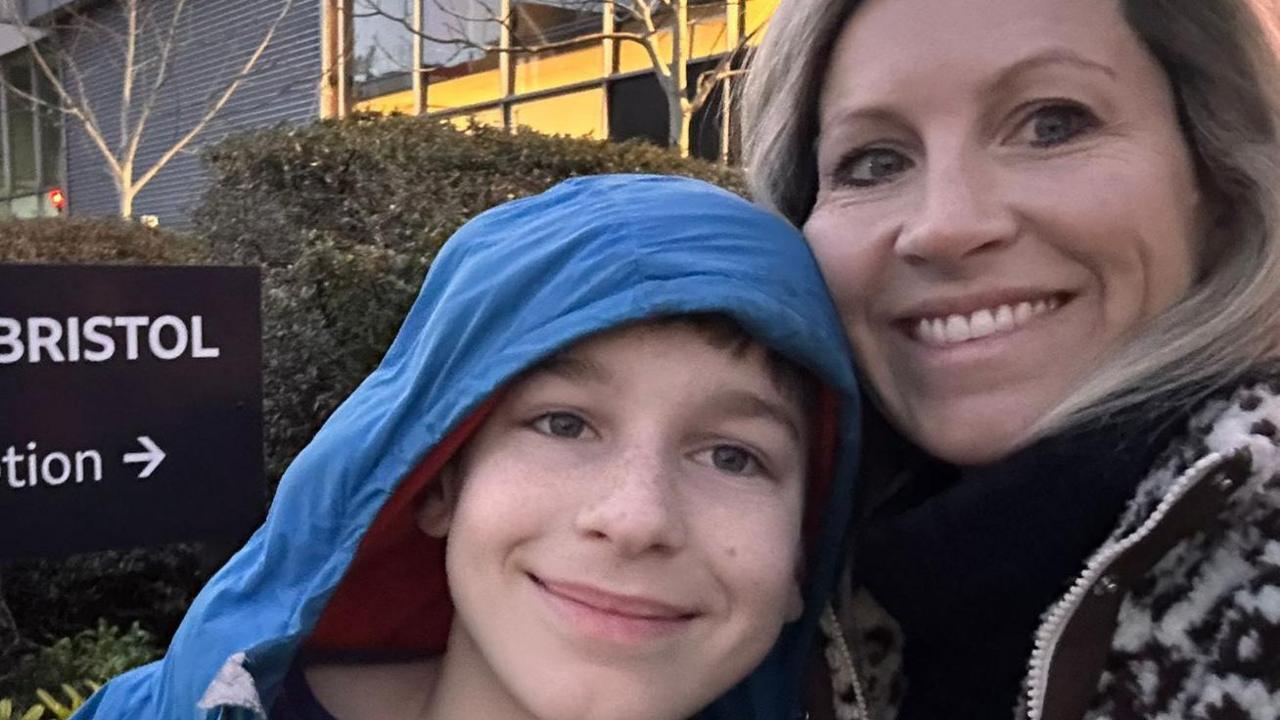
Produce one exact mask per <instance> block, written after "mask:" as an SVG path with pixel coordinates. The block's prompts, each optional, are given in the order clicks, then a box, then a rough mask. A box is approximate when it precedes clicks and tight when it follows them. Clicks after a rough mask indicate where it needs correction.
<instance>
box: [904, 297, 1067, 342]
mask: <svg viewBox="0 0 1280 720" xmlns="http://www.w3.org/2000/svg"><path fill="white" fill-rule="evenodd" d="M1061 304H1062V303H1061V302H1060V301H1059V300H1058V299H1057V298H1056V297H1054V298H1046V299H1044V300H1038V301H1036V302H1020V303H1018V304H1016V305H1000V306H999V307H995V308H986V309H982V310H979V311H977V312H975V313H972V314H970V315H948V316H947V317H938V318H922V319H921V320H920V321H919V322H918V323H916V339H917V340H920V341H921V342H924V343H926V344H929V345H937V346H944V345H954V344H956V343H962V342H966V341H968V340H977V339H978V338H984V337H987V336H988V335H994V334H996V333H1003V332H1009V331H1010V330H1015V329H1017V328H1020V327H1022V326H1023V325H1026V324H1027V323H1029V322H1031V320H1033V319H1034V318H1037V317H1039V316H1041V315H1043V314H1045V313H1047V312H1052V311H1054V310H1057V309H1058V307H1059V306H1060V305H1061Z"/></svg>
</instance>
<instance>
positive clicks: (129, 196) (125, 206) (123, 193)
mask: <svg viewBox="0 0 1280 720" xmlns="http://www.w3.org/2000/svg"><path fill="white" fill-rule="evenodd" d="M137 193H138V191H137V189H136V188H128V189H121V190H120V217H122V218H124V219H126V220H128V219H129V218H131V217H133V196H134V195H136V194H137Z"/></svg>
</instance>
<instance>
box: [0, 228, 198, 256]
mask: <svg viewBox="0 0 1280 720" xmlns="http://www.w3.org/2000/svg"><path fill="white" fill-rule="evenodd" d="M205 257H206V255H205V249H204V245H203V243H200V242H199V241H197V240H195V239H194V238H191V237H187V236H182V235H175V234H173V233H170V232H166V231H164V230H159V229H152V228H147V227H144V226H142V225H139V224H137V223H132V222H127V221H124V220H119V219H116V218H66V219H62V218H52V219H51V218H45V219H39V220H2V221H0V262H6V263H125V264H131V265H156V264H161V265H168V264H172V265H185V264H190V263H195V262H199V261H201V260H202V259H204V258H205Z"/></svg>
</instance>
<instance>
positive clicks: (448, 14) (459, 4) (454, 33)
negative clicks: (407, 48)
mask: <svg viewBox="0 0 1280 720" xmlns="http://www.w3.org/2000/svg"><path fill="white" fill-rule="evenodd" d="M422 2H423V9H422V13H423V23H422V24H423V33H424V34H425V35H426V36H427V39H426V40H425V41H424V42H423V46H422V62H423V64H424V65H425V66H426V67H427V68H429V72H428V73H427V78H426V80H427V109H428V112H432V111H437V110H442V109H448V108H455V107H463V106H466V105H474V104H477V103H483V102H489V101H491V100H495V99H497V98H498V96H499V95H500V94H501V93H502V79H501V77H500V76H499V74H498V65H499V58H500V55H501V54H500V53H499V52H497V51H496V50H493V49H492V48H497V47H498V44H499V41H500V39H501V38H500V36H501V31H502V26H501V23H500V22H499V20H500V17H501V16H500V14H499V11H500V2H501V0H422Z"/></svg>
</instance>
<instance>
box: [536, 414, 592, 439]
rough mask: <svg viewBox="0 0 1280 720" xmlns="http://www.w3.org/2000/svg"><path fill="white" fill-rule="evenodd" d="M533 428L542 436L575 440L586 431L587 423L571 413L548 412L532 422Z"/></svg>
mask: <svg viewBox="0 0 1280 720" xmlns="http://www.w3.org/2000/svg"><path fill="white" fill-rule="evenodd" d="M533 427H534V429H535V430H537V431H538V432H540V433H543V434H544V435H552V436H554V437H563V438H577V437H581V436H582V433H583V432H585V431H586V429H587V421H586V420H583V419H582V418H581V417H579V416H577V415H575V414H573V413H571V412H549V413H546V414H545V415H540V416H539V417H537V418H536V419H535V420H534V421H533Z"/></svg>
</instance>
